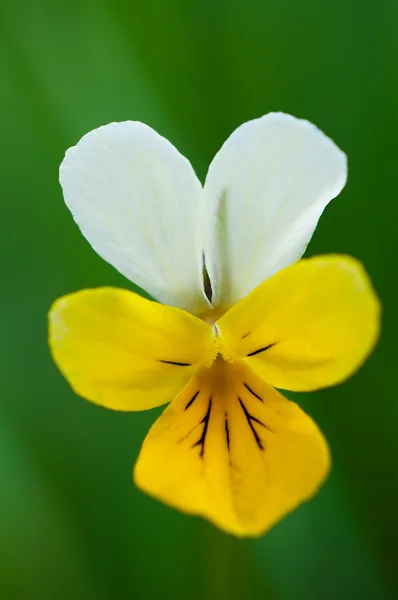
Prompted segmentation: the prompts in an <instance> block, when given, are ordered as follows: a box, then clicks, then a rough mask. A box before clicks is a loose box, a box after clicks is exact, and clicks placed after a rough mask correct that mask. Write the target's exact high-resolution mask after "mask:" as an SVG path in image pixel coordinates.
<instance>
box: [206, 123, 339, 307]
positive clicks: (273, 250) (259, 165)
mask: <svg viewBox="0 0 398 600" xmlns="http://www.w3.org/2000/svg"><path fill="white" fill-rule="evenodd" d="M346 178H347V161H346V156H345V154H344V153H343V152H341V150H339V149H338V148H337V146H336V145H335V144H334V143H333V142H332V141H331V140H330V139H329V138H328V137H326V136H325V135H324V134H323V133H322V132H321V131H320V130H319V129H317V128H316V127H315V126H314V125H312V124H311V123H309V122H308V121H303V120H299V119H296V118H294V117H292V116H290V115H285V114H283V113H270V114H268V115H266V116H264V117H262V118H260V119H256V120H254V121H250V122H248V123H245V124H244V125H242V126H241V127H239V128H238V129H237V130H236V131H235V132H234V133H233V134H232V135H231V136H230V138H229V139H228V140H227V141H226V142H225V144H224V145H223V147H222V148H221V150H220V151H219V152H218V154H217V155H216V156H215V158H214V160H213V162H212V164H211V165H210V169H209V172H208V175H207V179H206V184H205V188H204V191H205V208H204V210H203V212H204V216H205V218H206V219H207V225H206V226H205V228H206V237H205V243H204V245H205V257H206V266H207V270H208V273H209V276H210V280H211V282H212V287H213V301H212V303H213V304H222V305H224V306H231V305H233V304H235V303H236V302H237V301H238V300H240V299H241V298H242V297H244V296H246V295H247V294H248V293H249V292H250V291H251V290H252V289H253V288H255V287H256V286H257V285H258V284H259V283H261V282H262V281H264V280H265V279H267V278H268V277H270V276H271V275H273V274H274V273H276V272H277V271H279V270H280V269H282V268H283V267H286V266H287V265H289V264H291V263H293V262H294V261H296V260H297V259H298V258H300V257H301V256H302V254H303V253H304V251H305V248H306V246H307V244H308V242H309V240H310V238H311V236H312V234H313V231H314V229H315V227H316V225H317V222H318V219H319V217H320V215H321V214H322V212H323V210H324V208H325V206H326V205H327V204H328V202H329V201H330V200H331V199H332V198H334V197H335V196H337V194H338V193H339V192H340V191H341V189H342V188H343V187H344V185H345V182H346Z"/></svg>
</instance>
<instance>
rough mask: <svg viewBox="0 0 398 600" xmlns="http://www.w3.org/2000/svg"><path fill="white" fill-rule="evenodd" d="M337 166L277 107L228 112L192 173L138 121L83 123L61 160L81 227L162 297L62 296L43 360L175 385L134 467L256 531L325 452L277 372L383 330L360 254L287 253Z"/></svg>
mask: <svg viewBox="0 0 398 600" xmlns="http://www.w3.org/2000/svg"><path fill="white" fill-rule="evenodd" d="M346 173H347V167H346V157H345V155H344V154H343V153H342V152H341V151H340V150H339V149H338V148H337V147H336V146H335V144H334V143H333V142H332V141H331V140H330V139H329V138H327V137H326V136H325V135H324V134H323V133H322V132H321V131H319V130H318V129H317V128H316V127H314V126H313V125H311V124H310V123H308V122H307V121H302V120H298V119H295V118H294V117H291V116H289V115H285V114H280V113H277V114H268V115H266V116H264V117H262V118H260V119H256V120H254V121H251V122H248V123H245V124H244V125H242V126H241V127H239V128H238V129H237V130H236V131H235V132H234V133H233V134H232V135H231V137H230V138H229V139H228V140H227V141H226V143H225V144H224V146H223V147H222V148H221V150H220V151H219V152H218V154H217V155H216V157H215V159H214V161H213V162H212V164H211V166H210V169H209V172H208V175H207V178H206V183H205V185H204V187H203V188H202V186H201V184H200V182H199V180H198V179H197V177H196V175H195V173H194V171H193V169H192V167H191V165H190V163H189V162H188V160H186V159H185V158H184V157H183V156H181V154H179V152H178V151H177V150H176V149H175V148H174V146H172V145H171V144H170V143H169V142H168V141H167V140H166V139H164V138H163V137H161V136H160V135H158V134H157V133H156V132H155V131H153V129H151V128H150V127H147V126H146V125H143V124H142V123H137V122H125V123H112V124H110V125H107V126H105V127H100V128H99V129H96V130H95V131H92V132H91V133H88V134H87V135H85V136H84V137H83V138H82V139H81V140H80V142H79V143H78V144H77V146H75V147H73V148H71V149H70V150H68V152H67V153H66V156H65V159H64V161H63V163H62V165H61V170H60V181H61V185H62V188H63V192H64V197H65V201H66V204H67V205H68V207H69V209H70V211H71V213H72V215H73V217H74V219H75V220H76V222H77V224H78V225H79V227H80V229H81V231H82V233H83V235H84V236H85V237H86V238H87V240H88V241H89V242H90V244H91V245H92V247H93V248H94V250H96V252H97V253H98V254H99V255H100V256H102V258H104V259H105V260H107V261H108V262H109V263H111V264H112V265H113V266H114V267H115V268H116V269H118V270H119V271H120V272H121V273H122V274H123V275H125V276H126V277H127V278H128V279H130V280H131V281H133V282H134V283H135V284H137V285H138V286H140V287H141V288H143V289H144V290H146V291H147V292H148V293H149V294H150V295H151V296H152V297H153V298H156V300H157V301H158V302H155V301H151V300H147V299H145V298H143V297H142V296H140V295H138V294H135V293H133V292H131V291H127V290H121V289H114V288H99V289H92V290H83V291H80V292H77V293H73V294H70V295H68V296H64V297H63V298H60V299H59V300H57V301H56V302H55V304H54V305H53V307H52V309H51V312H50V345H51V350H52V353H53V356H54V360H55V362H56V363H57V365H58V367H59V369H60V370H61V372H62V373H63V374H64V376H65V377H66V379H67V380H68V381H69V383H70V385H71V386H72V388H73V389H74V390H75V392H76V393H77V394H79V395H80V396H82V397H83V398H86V399H87V400H90V401H92V402H95V403H97V404H100V405H102V406H105V407H107V408H111V409H114V410H122V411H136V410H146V409H149V408H152V407H155V406H160V405H162V404H165V403H167V402H170V405H169V406H168V407H167V408H166V410H165V411H164V413H163V414H162V415H161V416H160V418H159V419H158V420H157V421H156V422H155V424H154V425H153V427H152V428H151V430H150V431H149V433H148V435H147V437H146V439H145V441H144V444H143V446H142V449H141V452H140V455H139V458H138V461H137V463H136V465H135V469H134V479H135V482H136V484H137V485H138V487H139V488H141V489H142V490H144V491H145V492H147V493H148V494H151V495H152V496H154V497H156V498H158V499H159V500H161V501H163V502H165V503H167V504H169V505H171V506H173V507H175V508H178V509H180V510H182V511H184V512H186V513H191V514H196V515H201V516H202V517H205V518H207V519H209V520H210V521H211V522H212V523H214V524H215V525H216V526H218V527H219V528H221V529H223V530H225V531H227V532H230V533H233V534H235V535H238V536H257V535H260V534H262V533H264V532H265V531H266V530H268V529H269V528H270V527H271V526H272V525H274V524H275V523H276V522H277V521H278V520H279V519H281V518H282V517H283V516H284V515H286V514H287V513H288V512H290V511H292V510H293V509H294V508H295V507H297V506H298V505H299V504H300V503H301V502H303V501H304V500H307V499H309V498H310V497H311V496H312V495H313V494H314V493H315V492H316V491H317V490H318V488H319V487H320V485H321V483H322V482H323V481H324V479H325V477H326V476H327V474H328V471H329V467H330V457H329V449H328V446H327V443H326V441H325V439H324V437H323V435H322V433H321V432H320V431H319V429H318V427H317V426H316V425H315V423H314V422H313V421H312V419H311V418H310V417H309V416H308V415H306V414H305V413H304V412H303V411H302V410H301V409H300V408H299V407H298V406H297V404H295V403H293V402H290V401H289V400H287V399H286V398H284V397H283V396H282V395H281V394H280V393H279V392H278V391H277V390H276V389H275V388H279V389H284V390H293V391H310V390H316V389H319V388H323V387H327V386H331V385H334V384H336V383H339V382H341V381H343V380H344V379H346V378H347V377H348V376H349V375H351V374H352V373H353V372H354V371H355V370H356V369H357V368H358V367H359V366H360V365H361V363H362V362H363V361H364V360H365V358H366V356H367V355H368V354H369V353H370V351H371V349H372V348H373V346H374V344H375V342H376V338H377V336H378V330H379V312H380V310H379V303H378V300H377V297H376V295H375V293H374V291H373V290H372V287H371V283H370V281H369V279H368V277H367V275H366V273H365V271H364V269H363V267H362V266H361V265H360V264H359V263H358V261H356V260H354V259H353V258H350V257H348V256H342V255H326V256H319V257H315V258H309V259H303V260H300V261H299V262H296V261H298V259H300V257H301V256H302V254H303V253H304V251H305V248H306V246H307V244H308V242H309V240H310V238H311V236H312V233H313V231H314V229H315V227H316V225H317V222H318V219H319V217H320V215H321V214H322V212H323V210H324V208H325V207H326V205H327V204H328V202H329V201H330V200H331V199H332V198H334V197H335V196H336V195H337V194H339V192H340V191H341V189H342V188H343V186H344V184H345V181H346Z"/></svg>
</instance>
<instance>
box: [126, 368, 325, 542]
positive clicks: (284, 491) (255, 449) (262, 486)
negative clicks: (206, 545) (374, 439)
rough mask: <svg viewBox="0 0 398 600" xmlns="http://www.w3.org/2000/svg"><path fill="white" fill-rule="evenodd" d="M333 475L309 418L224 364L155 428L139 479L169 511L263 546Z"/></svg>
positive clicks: (201, 374)
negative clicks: (262, 540)
mask: <svg viewBox="0 0 398 600" xmlns="http://www.w3.org/2000/svg"><path fill="white" fill-rule="evenodd" d="M328 470H329V452H328V447H327V444H326V442H325V440H324V438H323V436H322V434H321V433H320V431H319V430H318V428H317V426H316V425H315V423H314V422H313V421H312V420H311V419H310V417H308V416H307V415H306V414H305V413H304V412H303V411H302V410H300V408H299V407H298V406H297V405H296V404H294V403H293V402H289V401H288V400H286V399H285V398H284V397H283V396H282V395H281V394H279V392H277V391H275V390H273V389H272V388H271V387H269V386H268V385H266V384H265V383H264V382H263V381H262V380H261V379H260V378H259V377H257V376H256V375H254V374H253V373H252V372H251V371H250V369H248V368H247V367H246V366H245V365H244V364H243V363H227V362H224V361H222V360H220V359H218V360H216V362H215V363H214V364H213V366H212V367H211V368H210V369H207V368H204V369H201V370H200V371H198V373H197V375H196V376H195V377H194V378H193V379H192V380H191V381H190V382H189V383H188V385H187V386H186V387H185V388H184V390H183V391H182V392H181V393H180V394H179V395H178V396H177V397H176V398H175V400H173V402H172V403H171V405H170V406H169V407H168V408H167V409H166V410H165V412H164V413H163V415H162V416H161V417H160V418H159V419H158V420H157V421H156V423H155V424H154V426H153V427H152V429H151V430H150V432H149V434H148V436H147V438H146V440H145V442H144V444H143V447H142V450H141V453H140V456H139V458H138V461H137V464H136V466H135V471H134V476H135V481H136V483H137V485H138V486H139V487H140V488H141V489H143V490H144V491H145V492H147V493H148V494H151V495H152V496H155V497H156V498H158V499H159V500H162V501H163V502H165V503H167V504H170V505H171V506H174V507H176V508H178V509H180V510H182V511H184V512H187V513H191V514H197V515H201V516H203V517H206V518H207V519H209V520H210V521H212V522H213V523H214V524H215V525H217V526H218V527H220V528H221V529H224V530H225V531H227V532H230V533H233V534H235V535H239V536H257V535H261V534H262V533H264V532H265V531H266V530H267V529H269V528H270V527H271V526H272V525H274V524H275V523H276V522H277V521H278V520H279V519H281V518H282V517H283V516H284V515H285V514H286V513H288V512H290V511H291V510H293V509H294V508H295V507H296V506H297V505H299V504H300V503H301V502H303V501H304V500H306V499H308V498H309V497H310V496H312V495H313V494H314V493H315V491H316V490H317V489H318V488H319V486H320V484H321V483H322V481H323V479H324V478H325V477H326V475H327V472H328Z"/></svg>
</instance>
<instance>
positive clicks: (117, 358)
mask: <svg viewBox="0 0 398 600" xmlns="http://www.w3.org/2000/svg"><path fill="white" fill-rule="evenodd" d="M49 321H50V323H49V339H50V347H51V351H52V354H53V357H54V360H55V362H56V363H57V365H58V367H59V369H60V370H61V372H62V373H63V375H64V376H65V377H66V379H67V380H68V381H69V383H70V385H71V386H72V388H73V389H74V390H75V392H76V393H77V394H79V395H80V396H83V397H84V398H86V399H87V400H91V401H92V402H95V403H97V404H101V405H103V406H106V407H107V408H112V409H114V410H144V409H147V408H152V407H153V406H159V405H160V404H164V403H165V402H169V401H170V400H172V399H173V398H174V396H175V395H176V394H177V393H178V392H179V391H180V390H181V389H182V388H183V386H184V385H185V384H186V383H187V382H188V381H189V379H190V378H191V377H192V375H193V374H194V373H195V372H196V370H197V369H198V366H199V365H200V364H203V363H205V364H207V362H208V361H210V363H211V361H212V359H211V358H209V356H210V355H211V352H212V350H211V349H212V346H213V334H212V330H211V327H210V326H209V325H208V324H206V323H204V322H203V321H200V320H199V319H197V318H196V317H193V316H192V315H190V314H188V313H186V312H184V311H182V310H180V309H178V308H172V307H170V306H162V305H161V304H157V303H156V302H151V301H150V300H146V299H145V298H142V297H141V296H138V295H137V294H134V293H133V292H129V291H127V290H119V289H113V288H99V289H93V290H83V291H81V292H77V293H75V294H70V295H69V296H64V297H63V298H60V299H59V300H57V301H56V302H55V303H54V305H53V307H52V308H51V311H50V315H49Z"/></svg>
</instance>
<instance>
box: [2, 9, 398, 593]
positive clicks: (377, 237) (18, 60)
mask: <svg viewBox="0 0 398 600" xmlns="http://www.w3.org/2000/svg"><path fill="white" fill-rule="evenodd" d="M397 30H398V3H397V2H396V0H379V1H378V2H371V1H370V0H334V1H333V2H320V1H319V0H304V1H302V2H299V1H298V0H246V1H244V0H239V1H237V2H234V1H233V0H202V1H199V0H197V1H195V2H192V1H189V0H170V1H167V0H166V1H163V2H154V1H153V0H145V1H141V2H138V1H136V0H113V1H112V2H111V1H109V2H108V1H106V0H83V1H77V0H69V1H68V2H57V1H54V0H51V1H50V0H39V1H36V2H31V1H28V0H25V1H24V0H20V1H18V0H13V1H11V0H9V1H8V2H6V3H4V2H3V3H2V5H1V8H0V49H1V53H0V81H1V93H0V103H1V112H0V120H1V145H0V157H1V161H0V165H1V177H0V186H1V237H0V257H1V259H0V282H1V283H0V285H1V293H0V306H1V313H0V327H1V335H0V349H1V356H0V381H1V402H0V487H1V489H0V597H1V598H2V599H4V600H64V599H65V600H66V599H68V600H80V599H82V600H83V599H84V600H116V599H117V600H120V599H125V598H126V599H127V598H128V599H130V598H138V599H140V600H141V599H143V600H146V599H155V598H162V597H163V598H173V599H174V600H179V599H180V598H181V599H187V598H189V599H191V598H192V599H202V598H203V599H204V598H206V599H207V598H208V599H213V598H214V599H217V600H224V599H235V598H239V599H243V600H251V599H257V598H258V599H262V598H264V599H267V600H301V599H305V600H312V599H314V600H318V599H319V598H322V600H331V599H333V600H334V599H338V600H348V599H356V598H358V599H361V600H370V599H372V600H373V599H375V600H376V599H377V600H380V599H382V600H384V599H388V600H389V599H393V598H397V597H398V569H397V562H398V551H397V543H398V542H397V540H398V518H397V507H398V484H397V479H398V478H397V472H398V450H397V426H398V402H397V400H396V377H397V364H396V356H397V333H398V332H397V311H396V304H397V300H396V293H397V280H396V277H397V261H396V256H397V254H396V246H395V242H396V240H397V216H398V203H397V175H396V174H397V158H398V146H397V134H398V122H397V106H398V79H397V76H398V36H397ZM271 110H282V111H285V112H290V113H292V114H294V115H296V116H299V117H305V118H307V119H309V120H311V121H312V122H314V123H316V124H317V125H318V126H319V127H320V128H321V129H323V130H324V131H325V132H326V133H327V134H328V135H329V136H330V137H332V139H333V140H335V141H336V143H337V144H338V145H339V146H340V147H341V148H342V149H344V150H345V151H346V152H347V154H348V157H349V164H350V171H349V180H348V185H347V187H346V189H345V190H344V191H343V193H342V194H341V196H340V197H339V198H338V199H336V200H334V201H333V202H332V204H331V206H330V207H329V208H328V209H327V210H326V212H325V214H324V216H323V218H322V219H321V223H320V225H319V227H318V229H317V231H316V234H315V236H314V238H313V240H312V242H311V244H310V247H309V249H308V254H316V253H324V252H347V253H349V254H352V255H354V256H356V257H358V258H360V259H361V260H362V261H363V262H364V264H365V266H366V268H367V269H368V271H369V273H370V274H371V277H372V279H373V281H374V284H375V287H376V289H377V291H378V294H379V295H380V297H381V299H382V302H383V306H384V323H383V334H382V338H381V340H380V343H379V345H378V347H377V349H376V351H375V352H374V354H373V355H372V357H371V358H370V360H369V361H368V362H367V364H366V365H365V366H364V367H363V368H362V369H361V371H360V372H359V373H358V374H356V375H355V376H354V377H353V378H352V379H351V380H350V381H349V382H347V383H345V384H343V385H341V386H339V387H336V388H334V389H330V390H326V391H322V392H319V393H316V394H307V395H301V396H300V398H299V401H300V403H301V405H302V406H303V407H304V408H305V410H307V411H308V412H309V413H310V414H311V415H312V416H313V417H314V418H315V420H316V421H317V422H318V424H319V425H320V426H321V427H322V429H323V431H324V432H325V434H326V436H327V438H328V440H329V442H330V445H331V447H332V451H333V457H334V468H333V472H332V475H331V477H330V478H329V480H328V481H327V483H326V485H325V486H324V487H323V489H322V490H321V492H320V493H319V495H318V496H317V497H316V498H315V499H314V500H313V501H311V502H310V503H308V504H305V505H303V506H302V507H301V508H300V509H298V510H297V511H296V512H294V513H293V514H291V515H290V516H288V517H287V518H286V519H285V520H284V521H283V522H281V523H280V524H279V525H277V526H276V527H275V528H274V529H273V530H272V531H271V532H270V533H269V534H267V535H266V536H264V537H263V538H261V539H258V540H243V541H241V540H237V539H235V538H232V537H230V536H228V535H225V534H223V533H221V532H219V531H218V530H216V529H214V528H213V527H212V526H211V525H209V524H208V523H206V522H204V521H202V520H200V519H196V518H189V517H186V516H184V515H182V514H179V513H177V512H175V511H173V510H172V509H170V508H168V507H166V506H163V505H161V504H159V503H157V502H156V501H154V500H152V499H151V498H148V497H146V496H144V495H143V494H142V493H140V492H139V491H138V490H136V489H135V488H134V486H133V484H132V482H131V468H132V465H133V463H134V460H135V458H136V457H137V453H138V451H139V448H140V444H141V442H142V440H143V438H144V436H145V433H146V431H147V430H148V428H149V426H150V424H151V423H152V422H153V420H154V419H155V417H156V416H157V414H158V413H159V410H156V411H148V412H147V413H136V414H122V413H120V414H119V413H114V412H111V411H106V410H104V409H101V408H98V407H95V406H93V405H90V404H89V403H87V402H84V401H83V400H81V399H80V398H78V397H77V396H75V395H74V394H73V393H72V391H71V390H70V389H69V388H68V385H67V384H66V382H65V381H64V380H63V378H62V377H61V375H60V374H59V373H58V372H57V370H56V368H55V366H54V365H53V363H52V361H51V358H50V356H49V352H48V348H47V341H46V313H47V310H48V308H49V306H50V304H51V302H52V301H53V300H54V299H55V298H57V296H60V295H62V294H65V293H68V292H71V291H73V290H78V289H80V288H84V287H94V286H101V285H119V286H122V287H123V286H124V287H129V286H131V284H130V283H129V282H128V281H126V280H125V279H124V278H123V277H122V276H121V275H119V274H118V273H117V272H116V271H115V270H113V269H112V268H111V267H110V266H109V265H107V264H106V263H105V262H103V261H102V260H101V259H100V258H99V257H98V256H97V255H96V254H95V253H94V251H93V250H92V249H91V248H90V246H89V245H88V244H87V242H86V241H85V240H84V239H83V237H82V235H81V234H80V232H79V231H78V229H77V227H76V226H75V224H74V223H73V220H72V218H71V216H70V214H69V213H68V211H67V209H66V208H65V206H64V203H63V200H62V194H61V189H60V187H59V184H58V166H59V164H60V162H61V160H62V158H63V154H64V151H65V150H66V149H67V148H68V147H69V146H71V145H73V144H75V143H76V142H77V140H78V139H79V138H80V137H81V136H82V135H83V134H84V133H86V132H88V131H89V130H91V129H93V128H95V127H98V126H99V125H102V124H105V123H108V122H110V121H119V120H126V119H132V120H142V121H144V122H145V123H148V124H149V125H151V126H152V127H154V128H155V129H156V130H157V131H159V132H160V133H162V134H163V135H165V136H166V137H167V138H169V139H170V140H171V141H172V142H173V143H174V144H175V145H176V146H177V147H178V148H179V149H180V151H181V152H182V153H184V154H185V155H186V156H188V157H189V158H190V160H191V161H192V163H193V165H194V167H195V169H196V171H197V172H198V174H199V176H200V177H201V178H202V179H203V177H204V175H205V173H206V170H207V166H208V164H209V162H210V160H211V159H212V157H213V155H214V154H215V152H216V151H217V150H218V148H219V147H220V145H221V144H222V142H223V141H224V140H225V138H226V137H227V136H228V135H229V134H230V133H231V132H232V130H233V129H234V128H235V127H237V126H238V125H239V124H241V123H242V122H244V121H247V120H249V119H252V118H254V117H258V116H261V115H262V114H264V113H267V112H268V111H271Z"/></svg>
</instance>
